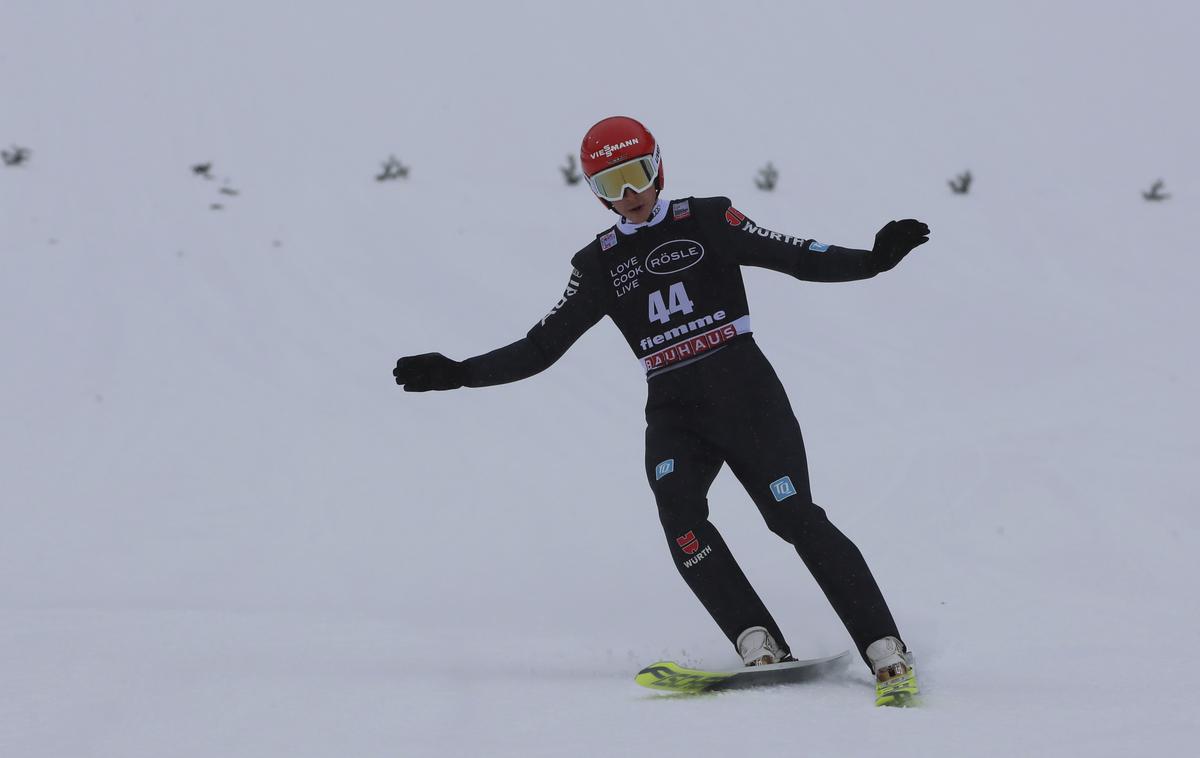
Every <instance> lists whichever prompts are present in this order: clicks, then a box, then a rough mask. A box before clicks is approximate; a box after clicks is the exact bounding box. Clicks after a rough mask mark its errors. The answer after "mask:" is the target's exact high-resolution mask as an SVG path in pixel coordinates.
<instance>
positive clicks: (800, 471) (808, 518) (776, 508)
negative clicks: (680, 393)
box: [722, 353, 900, 660]
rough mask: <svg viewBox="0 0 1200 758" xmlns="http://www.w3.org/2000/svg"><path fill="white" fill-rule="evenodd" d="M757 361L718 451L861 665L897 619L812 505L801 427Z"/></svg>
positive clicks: (850, 549) (859, 558) (848, 545)
mask: <svg viewBox="0 0 1200 758" xmlns="http://www.w3.org/2000/svg"><path fill="white" fill-rule="evenodd" d="M757 358H758V359H761V361H760V360H757V359H751V360H749V361H747V363H746V365H745V368H746V369H747V370H748V371H751V372H753V376H748V377H747V378H746V381H745V382H744V384H743V387H744V388H745V390H746V392H745V393H744V394H743V395H741V399H740V400H738V401H736V405H737V407H736V408H735V409H733V410H735V412H736V418H737V421H736V423H734V422H731V423H726V424H725V425H723V427H722V429H723V431H722V434H723V435H724V441H723V442H724V444H722V450H723V452H724V453H725V456H726V458H727V460H728V462H729V467H730V469H731V470H732V471H733V473H734V475H735V476H737V478H738V481H740V482H741V483H742V486H744V487H745V488H746V491H747V492H748V493H749V494H750V496H751V498H753V500H754V503H755V505H757V506H758V509H759V511H760V512H761V513H762V515H763V518H764V519H765V520H766V522H767V526H768V527H769V528H770V529H771V531H773V532H775V533H776V534H778V535H779V536H780V537H782V538H783V539H785V540H787V541H788V542H790V543H792V545H794V546H795V548H796V552H797V553H799V555H800V558H801V559H802V560H803V561H804V565H805V566H807V567H808V569H809V571H811V572H812V575H813V577H814V578H815V579H816V580H817V584H818V585H820V587H821V590H822V591H823V592H824V593H825V597H826V598H828V599H829V602H830V604H831V605H832V606H833V609H834V611H835V612H836V613H837V614H838V617H839V618H841V620H842V623H844V624H845V625H846V630H847V631H848V632H849V633H850V636H851V638H852V639H853V640H854V642H855V644H856V645H857V647H858V650H859V653H860V654H862V655H863V657H864V660H866V656H865V650H866V648H867V646H868V645H870V644H871V643H872V642H874V641H875V640H877V639H880V638H881V637H886V636H895V637H899V636H900V635H899V633H898V632H897V630H896V622H895V621H894V620H893V619H892V614H891V611H890V610H888V606H887V602H886V601H885V600H884V599H883V594H882V593H881V592H880V590H879V585H878V584H877V583H876V581H875V577H874V576H873V575H872V574H871V570H870V568H868V566H867V563H866V561H865V560H864V559H863V555H862V553H861V552H860V551H859V549H858V547H857V546H855V544H854V543H853V542H851V541H850V539H849V538H848V537H846V535H844V534H842V532H841V531H840V530H839V529H838V528H837V527H836V526H834V525H833V523H831V522H830V521H829V519H828V518H827V517H826V515H825V511H824V509H822V508H821V507H820V506H819V505H816V504H815V503H813V502H812V494H811V492H810V489H809V481H808V460H807V457H806V455H805V452H804V439H803V437H802V436H801V433H800V424H799V422H797V421H796V417H795V414H794V413H793V412H792V408H791V404H790V403H789V402H788V399H787V394H786V393H785V391H784V389H783V385H782V384H780V383H779V380H778V378H777V377H776V376H775V372H774V370H773V369H772V368H771V367H770V364H769V363H767V362H766V359H765V358H762V357H761V353H760V354H758V356H757Z"/></svg>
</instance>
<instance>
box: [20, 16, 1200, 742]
mask: <svg viewBox="0 0 1200 758" xmlns="http://www.w3.org/2000/svg"><path fill="white" fill-rule="evenodd" d="M337 5H338V6H339V7H333V5H329V6H325V7H322V8H320V9H316V8H313V7H310V4H295V3H285V2H282V1H281V0H275V1H270V2H267V1H264V2H255V3H246V2H237V3H234V2H217V1H215V0H208V1H207V2H204V3H191V4H186V5H185V4H175V3H159V2H154V1H153V0H127V1H126V2H109V3H86V2H55V3H46V2H40V1H38V0H6V2H5V3H4V5H3V10H2V11H0V16H2V18H3V27H2V29H0V39H2V40H3V41H2V43H0V81H3V91H2V94H0V103H2V104H3V105H2V106H0V144H3V145H4V146H5V147H8V146H9V144H19V145H24V146H27V147H29V148H31V149H32V150H33V155H32V161H31V162H30V163H29V164H28V165H27V166H24V167H20V168H4V167H0V214H2V216H0V345H2V346H3V353H4V356H5V358H4V361H3V363H2V364H0V418H2V422H0V755H3V756H6V757H7V756H13V757H14V758H15V757H17V756H20V757H21V758H26V757H30V758H32V757H39V758H40V757H42V756H47V757H48V756H54V757H59V756H61V757H64V758H83V757H85V756H88V757H90V756H113V757H114V758H115V757H119V758H133V757H136V756H154V757H155V758H158V757H160V756H206V757H209V756H255V757H257V756H287V757H288V758H304V757H306V756H314V757H315V756H384V755H387V756H394V755H400V756H618V755H632V754H653V755H664V756H673V755H679V756H707V755H713V756H728V755H731V754H737V755H745V756H755V757H757V756H775V755H805V756H847V755H878V754H881V753H883V752H886V753H889V754H896V753H901V754H906V755H921V756H1014V755H1020V756H1065V755H1082V754H1087V755H1092V756H1128V755H1162V756H1168V755H1187V754H1192V752H1193V750H1194V742H1195V730H1196V727H1197V726H1198V720H1197V717H1196V711H1195V705H1194V699H1193V698H1189V693H1188V689H1187V685H1188V684H1189V683H1190V682H1192V681H1194V679H1195V674H1194V668H1195V664H1194V662H1192V661H1191V660H1190V659H1191V654H1192V652H1193V651H1194V650H1195V649H1196V643H1197V642H1198V641H1200V624H1198V623H1197V622H1198V620H1200V612H1198V610H1197V604H1196V593H1195V581H1196V576H1197V559H1196V554H1197V547H1198V534H1197V525H1198V524H1200V516H1198V515H1197V508H1196V506H1197V505H1198V503H1197V497H1196V487H1195V484H1194V482H1195V477H1194V472H1195V466H1196V460H1197V453H1198V452H1200V443H1198V442H1197V434H1196V430H1197V428H1198V424H1197V422H1198V420H1200V419H1198V418H1197V415H1198V414H1197V407H1198V404H1197V400H1196V368H1197V365H1198V360H1197V357H1196V340H1195V336H1194V332H1195V326H1196V315H1197V309H1196V305H1195V299H1194V296H1193V290H1194V288H1195V279H1196V275H1197V273H1200V261H1198V257H1197V255H1196V250H1195V239H1196V233H1195V225H1194V219H1195V218H1196V213H1195V208H1196V203H1195V198H1196V196H1197V191H1198V190H1197V187H1198V184H1197V179H1198V178H1200V166H1198V165H1197V157H1198V154H1197V149H1196V142H1195V134H1196V133H1197V118H1196V116H1197V107H1196V105H1195V72H1196V59H1195V53H1194V47H1193V45H1192V42H1193V39H1192V38H1193V36H1194V31H1195V29H1196V28H1197V23H1198V22H1200V6H1198V5H1197V4H1195V3H1187V2H1174V3H1169V2H1167V3H1149V4H1146V3H1142V4H1125V3H1107V2H1106V3H1082V2H1080V3H1053V2H1052V3H1045V2H1038V3H1032V2H1006V3H1002V4H1001V3H994V4H990V5H989V7H983V6H982V4H977V3H962V2H941V3H918V4H910V3H904V4H891V3H887V4H875V3H872V4H860V3H839V4H836V6H835V5H834V4H832V3H820V4H817V3H762V2H751V3H743V4H739V5H732V4H726V3H715V2H696V1H693V2H686V3H676V2H666V3H664V2H659V3H636V4H619V3H605V4H600V5H598V4H595V3H588V4H577V5H576V4H565V3H545V4H541V3H513V4H495V5H489V4H483V3H479V4H471V3H468V4H462V3H453V2H447V3H435V4H427V3H411V2H400V3H395V2H381V1H380V2H360V3H353V4H337ZM340 6H345V7H340ZM612 113H628V114H631V115H635V116H638V117H640V118H642V119H644V120H645V121H646V122H647V123H649V124H650V125H651V126H652V128H653V129H654V130H655V132H656V134H657V136H658V137H659V139H660V140H661V142H662V145H663V153H664V158H665V166H666V172H667V173H666V176H667V185H668V193H669V194H670V195H672V196H685V195H697V196H705V195H718V194H723V195H729V196H731V197H733V198H734V199H735V200H736V202H737V203H738V206H739V207H740V208H742V209H743V210H744V211H746V212H747V213H749V214H750V215H751V216H752V217H753V218H755V219H756V220H757V221H759V222H761V223H763V224H765V225H767V226H770V227H772V228H776V229H780V230H782V231H785V232H790V233H795V234H798V235H801V236H808V237H816V238H818V239H821V240H824V241H828V242H834V243H841V244H846V245H856V246H868V245H869V244H870V241H871V239H872V237H873V234H874V232H875V230H876V229H878V227H879V226H880V225H881V224H882V223H884V222H886V221H887V220H889V219H892V218H904V217H910V216H912V217H917V218H921V219H923V220H925V221H927V222H928V223H929V224H930V226H931V227H932V228H933V239H932V241H931V242H930V243H929V244H928V245H926V246H925V247H923V248H921V249H919V250H918V251H917V252H915V253H914V254H913V255H912V256H911V257H910V258H909V259H907V260H906V261H905V262H904V263H903V264H902V265H901V266H900V267H899V268H898V269H896V270H895V271H893V272H891V273H889V274H886V275H884V276H881V277H879V278H877V279H874V280H871V281H868V282H863V283H855V284H843V285H819V284H809V283H800V282H796V281H794V280H791V279H789V278H787V277H784V276H781V275H778V274H775V273H772V272H769V271H757V270H752V271H749V272H748V273H747V283H748V288H749V290H750V296H751V305H752V309H753V313H754V323H755V326H756V329H757V332H756V333H757V337H758V340H759V343H760V344H761V345H762V347H763V349H764V351H765V352H766V353H767V355H768V356H769V357H770V358H771V360H772V361H773V362H774V364H775V365H776V367H777V369H778V370H779V372H780V374H781V376H782V377H783V379H784V381H785V383H786V385H787V387H788V390H789V392H790V394H791V397H792V400H793V404H794V406H795V408H796V410H797V414H798V415H799V417H800V420H801V424H802V425H803V427H804V429H805V434H806V439H807V442H808V446H809V457H810V463H811V468H812V480H813V487H814V492H815V497H816V499H817V501H818V502H819V503H821V504H822V505H824V506H825V507H826V509H827V510H828V512H829V513H830V515H831V517H832V518H833V519H834V521H835V522H836V523H838V524H839V526H841V527H842V529H843V530H844V531H846V532H847V533H848V534H849V535H850V536H851V537H852V538H853V539H854V540H855V541H856V542H857V543H858V545H859V546H860V547H861V548H862V549H863V552H864V553H865V554H866V555H867V557H868V560H869V561H870V562H871V564H872V565H873V567H874V569H875V572H876V574H877V576H878V578H879V580H880V583H881V585H882V586H883V588H884V591H885V593H886V594H887V596H888V597H889V599H890V602H891V604H892V606H893V609H894V611H895V615H896V617H897V619H898V621H899V623H900V625H901V629H902V631H903V633H904V635H905V637H906V638H907V639H908V640H909V642H910V644H911V645H912V646H913V647H914V648H915V649H916V650H917V653H918V660H919V662H920V668H919V670H920V676H921V681H922V684H923V686H924V690H925V702H924V705H923V707H922V708H920V709H910V710H889V709H876V708H874V707H873V706H872V704H871V701H872V697H871V687H870V684H869V679H868V675H867V672H865V671H863V670H860V669H859V668H858V667H857V666H856V667H855V669H854V670H853V671H852V672H851V673H849V674H848V675H847V676H846V677H845V678H844V679H842V680H837V681H829V682H824V683H820V684H814V685H812V686H802V687H792V688H779V689H773V690H766V691H756V692H738V693H731V694H725V695H715V696H710V697H702V698H682V699H681V698H664V697H659V696H656V695H654V694H653V693H647V692H646V691H644V690H641V689H639V688H637V687H636V686H635V685H634V684H633V682H632V676H633V674H634V672H635V671H636V670H637V668H638V667H639V666H641V665H643V664H645V663H648V662H651V661H653V660H656V659H659V658H667V657H669V658H677V659H679V660H681V661H684V662H691V663H699V662H703V663H706V664H708V665H714V666H721V665H729V664H732V663H733V662H734V659H733V657H732V651H731V650H730V649H729V646H728V643H727V642H726V641H725V640H724V638H722V637H721V635H720V633H719V632H718V630H717V629H716V627H715V625H713V624H712V622H711V621H710V620H709V619H708V618H707V616H706V615H705V613H704V611H703V610H702V609H701V608H700V607H699V605H698V604H697V603H696V601H695V600H694V598H693V597H692V596H691V595H690V593H689V592H688V591H687V590H686V588H685V586H684V585H683V583H682V582H681V581H680V579H679V577H678V576H677V574H676V573H675V571H674V569H673V568H672V565H671V563H670V561H669V558H668V555H667V552H666V550H665V549H664V547H663V537H662V535H661V533H660V530H659V526H658V523H657V518H656V514H655V510H654V504H653V500H652V498H651V495H650V492H649V490H648V488H647V486H646V483H645V481H644V478H643V473H642V466H641V456H642V424H643V420H642V402H643V398H644V394H643V393H644V391H645V390H644V388H643V386H642V384H643V382H642V379H641V375H640V369H639V367H638V364H637V362H636V361H635V359H634V358H633V356H632V355H630V354H629V352H628V349H627V348H626V347H625V345H624V343H623V342H622V340H621V338H620V335H619V334H618V333H617V331H616V330H615V329H614V328H613V327H612V325H611V324H610V323H608V322H607V321H605V322H603V323H601V324H600V325H598V326H597V327H596V328H595V329H593V330H592V332H590V333H589V334H588V335H586V336H585V337H584V338H583V339H582V340H581V341H580V342H579V343H578V344H577V345H576V346H575V347H574V348H573V349H572V350H571V352H569V353H568V354H567V356H566V357H565V358H564V359H563V360H562V361H561V362H560V363H558V364H557V365H555V366H554V367H553V368H552V369H551V370H550V371H548V372H546V373H544V374H542V375H539V376H537V377H535V378H533V379H531V380H529V381H526V382H523V383H519V384H515V385H510V386H505V387H499V388H491V389H487V390H469V391H462V392H456V393H440V394H438V393H430V394H424V395H412V394H406V393H403V392H400V391H399V390H398V388H396V387H395V385H394V384H393V383H392V378H391V376H390V373H389V372H390V369H391V367H392V365H393V362H394V360H395V358H396V357H398V356H400V355H404V354H412V353H418V352H425V351H429V350H440V351H442V352H445V353H447V354H449V355H451V356H454V357H459V358H462V357H467V356H470V355H474V354H477V353H479V352H483V351H485V350H489V349H491V348H494V347H497V346H499V345H502V344H507V342H509V341H511V340H512V339H515V338H516V337H518V336H520V335H522V334H523V333H524V332H525V330H526V329H528V327H529V326H530V325H531V324H532V323H533V321H535V320H536V319H537V318H539V317H540V316H541V315H542V314H543V313H544V312H545V311H546V310H548V309H549V307H550V306H551V305H552V304H553V303H554V302H555V301H556V300H557V298H558V296H559V294H560V293H561V290H562V287H563V285H564V283H565V281H566V277H567V274H568V271H569V265H568V259H569V257H570V256H571V255H572V254H573V253H574V252H575V251H576V250H577V249H579V248H580V247H582V246H583V245H584V244H585V243H586V242H588V240H589V239H590V238H591V235H592V234H594V233H595V232H597V231H599V230H601V229H602V228H604V227H605V226H606V225H607V224H609V223H611V220H612V218H611V215H610V214H609V213H608V212H607V211H605V210H603V209H602V208H601V207H600V205H599V204H597V203H596V202H595V201H594V200H593V199H592V198H591V197H590V196H589V194H588V192H587V190H586V189H585V188H584V187H582V186H576V187H572V188H567V187H564V185H563V183H562V181H561V179H560V177H559V175H558V172H557V170H556V166H557V165H560V164H561V163H562V161H563V159H564V156H566V155H567V154H568V153H570V152H573V151H574V150H575V149H576V148H577V145H578V140H579V138H580V136H581V134H582V132H583V131H584V130H585V129H586V128H587V127H588V126H589V125H590V124H591V123H592V122H594V121H595V120H597V119H599V118H600V117H603V116H605V115H609V114H612ZM390 153H395V154H396V155H397V157H399V158H400V159H401V160H402V161H403V162H405V163H406V164H408V165H411V167H412V174H411V176H410V177H409V179H408V180H407V181H405V182H397V183H392V184H379V183H376V182H374V181H372V179H371V177H372V175H373V172H374V171H376V170H377V168H378V165H379V163H380V162H381V161H383V160H384V159H385V158H386V157H387V155H388V154H390ZM207 160H211V161H214V167H213V174H214V176H215V177H216V178H215V179H214V180H213V181H209V182H206V181H204V180H202V179H199V178H197V177H195V176H193V175H192V174H191V173H190V171H189V170H188V168H189V166H191V165H192V164H194V163H199V162H202V161H207ZM768 160H770V161H773V162H774V163H775V165H776V166H777V167H779V169H780V172H781V181H780V184H779V188H778V190H777V191H776V192H774V193H770V194H768V193H763V192H759V191H758V190H756V189H755V188H754V186H753V184H752V179H753V176H754V173H755V171H756V170H757V169H758V168H759V167H761V166H762V165H764V164H765V163H766V162H767V161H768ZM965 169H970V170H971V171H972V172H974V174H975V177H976V183H975V186H974V187H973V188H972V191H971V193H970V194H969V195H967V196H965V197H960V196H955V195H952V194H951V193H950V192H949V191H948V189H947V187H946V180H947V179H949V178H951V177H952V176H954V175H955V174H957V173H958V172H960V171H963V170H965ZM1159 177H1161V178H1163V179H1165V180H1166V187H1165V191H1167V192H1168V193H1171V194H1172V195H1173V197H1172V198H1171V199H1170V200H1169V201H1167V202H1164V203H1147V202H1143V201H1142V200H1141V198H1140V197H1139V195H1138V193H1139V191H1140V190H1142V189H1146V188H1148V186H1149V185H1150V183H1151V182H1152V181H1154V180H1155V179H1157V178H1159ZM226 180H227V181H228V186H230V187H232V188H236V189H237V190H238V191H239V192H240V193H241V194H239V195H238V196H236V197H232V196H224V195H219V194H218V192H217V190H218V188H219V187H220V186H224V183H225V181H226ZM212 202H222V203H223V204H224V205H225V208H224V209H223V210H219V211H213V210H210V209H209V204H210V203H212ZM710 500H711V503H712V508H713V518H714V520H715V521H716V523H717V524H718V525H719V526H720V527H721V529H722V530H723V532H724V534H725V536H726V538H727V540H728V541H729V543H730V544H731V545H732V547H733V548H734V550H735V552H736V554H737V555H738V556H739V559H740V560H741V562H742V564H743V566H744V567H745V569H746V570H747V573H748V574H749V575H750V577H751V578H752V580H753V581H754V582H755V584H756V585H757V586H758V587H759V588H760V592H761V593H762V594H763V596H764V598H765V599H766V600H767V602H768V604H769V605H770V606H771V607H772V608H773V609H774V611H775V613H776V615H777V618H778V619H779V621H780V623H781V624H782V625H783V626H784V628H785V629H786V631H787V632H788V635H789V640H790V641H791V642H792V644H793V646H794V647H795V648H796V652H797V653H798V654H800V655H802V656H815V655H823V654H828V653H830V652H834V651H836V650H839V649H842V648H845V647H847V646H848V642H849V640H848V639H847V638H846V635H845V632H844V630H843V629H842V628H841V627H840V625H839V623H838V621H837V619H836V617H834V615H833V613H832V611H831V610H830V609H829V608H828V606H827V604H826V603H825V601H824V599H823V598H822V597H821V595H820V593H819V591H818V590H817V588H816V587H815V584H814V583H813V581H812V579H811V578H810V577H809V576H808V575H807V573H806V572H805V571H804V569H803V566H802V565H801V563H800V561H799V560H798V559H797V558H796V556H795V554H794V553H793V552H792V551H791V549H790V548H789V547H788V546H787V545H785V544H783V543H782V542H781V541H779V540H778V539H776V538H775V537H774V536H773V535H771V534H770V533H769V532H768V531H767V530H766V529H765V528H764V526H763V525H762V523H761V520H760V519H759V517H758V516H757V514H756V512H755V510H754V508H753V506H752V504H751V503H750V501H749V499H748V497H747V496H746V495H745V493H744V492H742V491H741V490H740V489H739V487H738V485H737V483H736V482H735V481H734V480H733V478H732V477H731V476H729V475H728V473H723V474H722V475H721V477H719V478H718V480H717V482H716V485H715V486H714V488H713V490H712V493H711V497H710ZM1189 745H1190V746H1192V747H1190V748H1189Z"/></svg>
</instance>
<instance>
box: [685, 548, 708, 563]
mask: <svg viewBox="0 0 1200 758" xmlns="http://www.w3.org/2000/svg"><path fill="white" fill-rule="evenodd" d="M710 553H712V545H705V546H704V549H703V550H701V551H700V552H699V553H696V555H694V556H693V557H691V558H688V559H687V560H686V561H684V562H683V566H684V568H691V567H692V566H695V565H696V564H697V563H699V562H700V561H702V560H704V557H705V556H706V555H709V554H710Z"/></svg>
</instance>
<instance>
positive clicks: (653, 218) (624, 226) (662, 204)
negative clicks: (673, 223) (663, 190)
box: [617, 194, 670, 234]
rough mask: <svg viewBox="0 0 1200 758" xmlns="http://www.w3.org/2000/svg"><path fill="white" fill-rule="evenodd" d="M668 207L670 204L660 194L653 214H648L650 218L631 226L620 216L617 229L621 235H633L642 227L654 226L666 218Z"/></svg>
mask: <svg viewBox="0 0 1200 758" xmlns="http://www.w3.org/2000/svg"><path fill="white" fill-rule="evenodd" d="M668 205H670V202H669V201H668V200H667V199H666V198H665V197H663V196H662V195H661V194H660V195H659V196H658V202H656V203H655V204H654V212H653V213H651V214H650V218H648V219H646V220H645V221H643V222H642V223H640V224H631V223H629V222H628V221H626V220H625V217H624V216H622V217H621V221H620V223H618V224H617V228H618V229H620V230H621V234H633V233H634V232H636V231H637V230H638V229H641V228H642V227H645V226H654V225H655V224H657V223H658V222H660V221H662V220H663V219H664V218H666V217H667V206H668Z"/></svg>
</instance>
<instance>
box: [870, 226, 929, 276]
mask: <svg viewBox="0 0 1200 758" xmlns="http://www.w3.org/2000/svg"><path fill="white" fill-rule="evenodd" d="M928 241H929V227H928V226H926V225H925V224H924V223H922V222H920V221H917V220H916V219H915V218H906V219H904V220H903V221H889V222H887V223H886V224H884V226H883V228H882V229H880V230H879V232H878V233H877V234H876V235H875V247H874V248H873V249H872V250H871V261H872V263H874V264H875V268H876V269H877V270H878V271H881V272H882V271H891V270H892V269H893V268H895V267H896V264H897V263H899V262H900V261H901V260H903V258H904V256H906V255H908V254H909V253H910V252H912V249H913V248H914V247H916V246H917V245H924V244H925V243H926V242H928Z"/></svg>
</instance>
